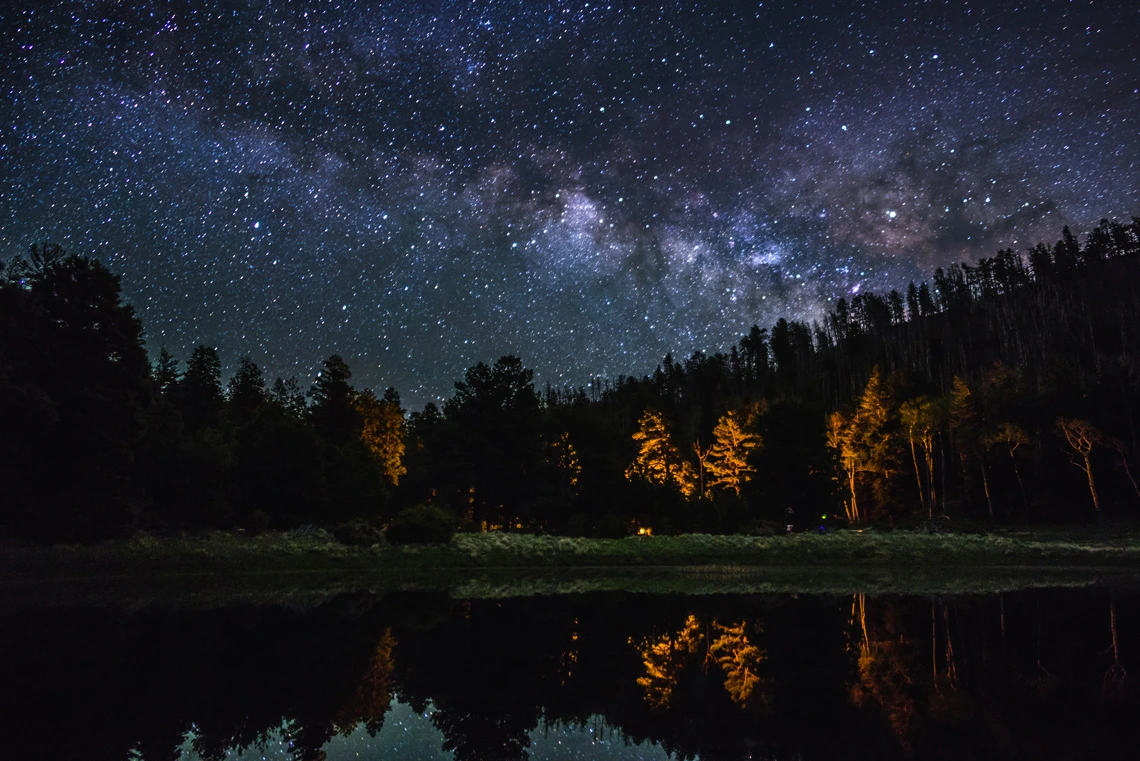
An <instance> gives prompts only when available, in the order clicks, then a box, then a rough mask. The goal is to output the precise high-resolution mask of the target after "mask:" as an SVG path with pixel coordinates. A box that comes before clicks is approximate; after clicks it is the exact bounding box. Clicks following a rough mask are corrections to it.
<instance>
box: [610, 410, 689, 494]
mask: <svg viewBox="0 0 1140 761" xmlns="http://www.w3.org/2000/svg"><path fill="white" fill-rule="evenodd" d="M633 440H634V441H637V442H639V444H640V446H639V448H638V452H637V457H636V458H635V459H634V461H633V462H632V463H630V466H629V467H628V468H626V471H625V477H626V478H628V479H630V480H631V481H632V480H634V479H637V478H640V479H642V480H644V481H648V482H649V483H651V484H657V485H658V486H674V487H676V488H677V489H679V490H680V491H681V493H682V494H684V495H685V496H686V497H689V496H692V494H693V492H694V491H695V490H696V481H697V474H696V471H694V470H693V466H692V464H690V463H689V462H688V461H686V460H682V459H681V453H680V452H679V451H678V449H677V447H676V446H674V444H673V438H672V435H671V434H670V432H669V425H668V423H666V422H665V416H664V415H663V414H662V413H661V412H659V411H658V410H655V409H653V408H652V407H647V408H646V410H645V412H644V413H642V415H641V419H640V420H638V423H637V431H636V432H635V433H634V434H633Z"/></svg>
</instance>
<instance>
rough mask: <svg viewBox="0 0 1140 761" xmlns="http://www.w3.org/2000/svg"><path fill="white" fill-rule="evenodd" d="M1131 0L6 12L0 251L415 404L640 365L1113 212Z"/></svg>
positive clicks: (1134, 209) (1131, 113) (188, 330)
mask: <svg viewBox="0 0 1140 761" xmlns="http://www.w3.org/2000/svg"><path fill="white" fill-rule="evenodd" d="M1132 5H1133V4H1132V3H1129V2H1123V1H1121V2H1093V3H1090V2H1050V1H1049V0H1044V1H1041V2H1033V3H1020V4H1019V3H1018V2H1017V1H1016V0H1010V2H1002V3H996V2H995V3H991V4H989V5H987V4H983V3H978V2H945V3H944V2H919V3H895V2H881V3H879V2H862V3H846V4H836V3H817V2H797V3H778V2H763V3H758V2H750V3H733V2H718V3H698V2H687V3H683V4H666V5H662V4H660V3H645V4H643V3H640V2H631V3H604V2H603V3H598V2H579V1H577V0H575V1H574V2H538V1H536V0H527V1H525V2H507V1H505V0H500V1H499V2H484V1H474V2H472V1H467V2H443V1H441V0H437V1H435V2H385V3H370V2H347V1H346V0H334V1H333V2H318V1H316V0H314V1H312V2H284V1H283V0H278V1H276V2H269V1H264V2H257V1H256V0H215V1H213V2H211V1H210V0H201V1H199V2H182V1H175V2H157V1H156V2H149V3H142V2H131V0H121V1H120V0H78V1H74V2H50V3H48V2H45V3H24V4H15V3H13V4H5V6H4V7H5V10H0V46H2V47H0V88H2V92H3V97H2V99H0V256H3V257H5V258H7V257H9V256H12V255H15V254H18V253H22V252H23V251H24V250H26V248H27V246H28V245H29V244H31V243H32V242H37V241H44V240H51V241H54V242H59V243H61V244H63V245H64V246H65V247H66V248H67V249H68V250H70V251H73V252H76V253H84V254H89V255H94V256H98V257H100V258H102V259H104V260H105V261H106V262H108V263H109V265H110V266H111V267H112V269H113V270H115V271H116V272H118V273H121V274H122V276H123V284H124V290H125V293H126V296H127V298H128V299H129V300H130V301H131V302H132V303H133V304H134V305H135V306H136V308H137V309H138V311H139V314H140V316H141V317H142V319H143V321H144V324H145V326H146V330H147V341H148V347H149V348H150V350H151V351H152V353H153V352H156V351H157V349H158V347H159V346H166V347H168V348H170V349H171V350H172V351H173V352H174V353H175V354H176V355H177V356H181V357H183V358H185V357H186V356H187V354H188V353H189V350H190V348H191V347H192V346H193V345H195V344H197V343H206V344H208V345H211V346H215V347H217V348H218V350H219V352H220V353H221V355H222V359H223V362H224V363H225V365H226V366H227V367H232V366H233V365H234V364H235V362H236V359H237V357H238V356H239V355H241V354H248V355H250V356H251V357H252V358H253V359H254V360H255V361H257V362H258V363H259V364H261V365H262V367H263V369H265V371H266V373H267V374H268V375H269V376H270V377H274V376H276V375H282V376H285V377H288V376H291V375H296V376H298V377H299V378H301V379H302V380H307V379H308V378H310V377H311V376H312V374H313V373H314V372H315V370H316V368H317V366H318V365H319V363H320V361H321V360H323V359H324V358H325V357H327V356H328V355H330V354H333V353H339V354H341V355H342V356H344V357H345V358H346V359H347V360H348V362H349V363H350V365H351V366H352V367H353V370H354V372H355V382H356V384H357V385H358V386H376V387H384V386H388V385H394V386H396V387H397V388H398V389H399V390H400V391H401V392H402V393H403V395H404V399H405V401H406V402H408V403H410V406H413V407H414V406H417V405H419V404H422V403H424V402H426V401H430V400H436V399H438V398H440V397H447V396H449V395H450V389H451V384H452V382H453V381H454V380H455V379H456V378H458V377H460V376H461V374H462V371H463V369H464V368H466V367H468V366H470V365H472V364H474V363H475V362H477V361H480V360H493V359H495V358H497V357H498V356H500V355H503V354H507V353H513V354H516V355H518V356H520V357H522V358H523V360H524V361H525V362H526V363H527V365H528V366H531V367H534V368H536V370H537V374H538V379H539V381H540V382H546V381H549V382H552V383H554V384H562V383H576V384H577V383H584V382H586V381H587V380H588V379H589V378H590V377H591V376H594V375H602V376H607V377H611V378H612V377H615V376H616V375H618V374H622V373H625V374H642V373H645V372H649V371H651V370H652V369H653V367H654V366H655V365H656V364H657V363H658V362H659V361H660V358H661V357H662V356H663V355H664V353H665V352H667V351H672V352H673V353H674V355H675V356H687V355H688V354H690V353H692V352H693V351H696V350H706V351H717V350H724V349H726V348H727V347H728V346H729V345H730V344H731V343H733V342H735V340H737V339H738V338H739V336H740V335H741V334H743V333H744V332H746V331H747V330H748V328H749V327H750V326H751V325H752V324H754V323H759V324H760V325H762V326H764V325H770V324H771V323H772V322H774V321H775V320H776V319H777V318H778V317H781V316H786V317H789V318H797V319H805V320H811V319H812V318H816V317H819V316H820V315H821V314H822V313H823V311H824V310H826V309H827V307H828V304H829V303H830V302H832V301H833V300H834V299H836V298H838V297H839V296H844V295H847V296H850V295H851V294H854V293H858V292H859V291H860V290H868V289H870V290H875V291H880V292H881V291H884V290H889V289H890V288H892V287H901V286H905V284H906V283H907V282H908V281H909V280H911V279H914V278H920V277H922V276H928V274H927V273H929V271H930V270H931V269H932V268H933V267H934V266H937V265H940V264H945V263H948V262H952V261H961V260H973V259H975V258H977V257H978V256H981V255H990V254H992V253H994V252H995V251H996V250H997V248H999V247H1006V246H1011V247H1014V248H1016V249H1021V250H1024V249H1025V248H1027V247H1028V246H1030V245H1032V244H1033V243H1036V242H1037V241H1038V240H1042V239H1045V240H1055V239H1056V238H1057V237H1058V234H1059V231H1060V229H1061V227H1062V225H1064V224H1069V225H1072V226H1073V227H1074V229H1080V230H1086V229H1088V228H1089V227H1091V226H1092V225H1094V224H1095V223H1096V222H1097V221H1098V220H1099V219H1101V218H1102V217H1109V218H1122V219H1126V218H1128V217H1130V216H1131V215H1133V214H1137V213H1140V159H1138V158H1137V156H1138V155H1140V154H1138V149H1140V95H1138V89H1140V61H1138V58H1140V52H1138V51H1140V31H1138V30H1140V12H1138V11H1137V10H1136V9H1135V7H1132ZM989 6H993V7H989Z"/></svg>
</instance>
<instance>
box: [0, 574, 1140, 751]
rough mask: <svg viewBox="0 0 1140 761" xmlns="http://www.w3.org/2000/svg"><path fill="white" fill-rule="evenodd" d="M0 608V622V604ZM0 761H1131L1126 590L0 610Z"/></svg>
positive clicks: (1135, 616)
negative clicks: (687, 760) (1117, 760)
mask: <svg viewBox="0 0 1140 761" xmlns="http://www.w3.org/2000/svg"><path fill="white" fill-rule="evenodd" d="M0 599H2V598H0ZM0 646H2V651H0V652H2V653H3V655H2V656H0V701H2V703H0V757H3V758H12V759H78V758H82V759H85V760H88V761H104V760H106V761H126V760H127V759H139V758H141V759H146V760H147V761H169V760H172V759H184V760H186V761H190V760H191V759H238V758H241V759H262V758H266V759H314V760H315V759H329V760H330V761H331V760H336V759H433V758H434V759H469V760H472V761H474V760H476V759H478V760H483V759H486V760H491V759H525V758H530V759H536V760H538V759H666V758H700V759H912V758H913V759H967V758H968V759H990V758H993V759H998V758H1002V759H1005V758H1014V759H1100V758H1105V759H1108V758H1136V757H1137V753H1138V752H1137V751H1136V736H1135V735H1134V734H1133V732H1134V730H1135V728H1136V726H1135V724H1134V722H1135V721H1136V718H1137V717H1138V716H1140V686H1138V682H1140V665H1138V661H1137V659H1138V658H1140V588H1138V587H1137V585H1136V583H1135V582H1134V581H1133V580H1130V579H1128V578H1123V579H1115V580H1098V581H1095V582H1094V581H1088V582H1087V583H1077V584H1072V585H1070V586H1060V587H1054V586H1048V587H1042V588H1030V589H1021V590H1010V591H1005V592H1000V593H994V592H987V593H985V594H949V593H945V594H937V593H931V594H924V595H921V596H915V595H894V594H889V593H883V592H882V590H881V589H878V590H876V592H875V594H863V593H860V592H859V591H857V590H855V591H852V592H851V593H835V592H829V593H827V594H806V593H801V594H775V593H768V594H760V593H756V594H746V593H733V594H716V593H708V594H700V595H685V594H646V593H637V594H633V593H625V592H591V593H584V594H552V595H542V596H529V597H507V598H498V599H496V598H482V599H462V598H461V597H456V596H455V595H454V594H449V593H448V592H446V591H414V590H412V591H395V592H379V591H368V590H351V589H349V590H347V591H340V592H337V593H335V594H326V595H298V596H297V597H296V598H295V599H294V598H291V597H290V595H289V594H287V593H280V594H278V595H276V596H275V597H274V598H273V599H253V598H252V597H251V598H249V599H242V598H234V599H229V600H223V601H218V600H217V599H210V598H196V597H189V598H188V597H186V596H178V595H172V596H171V598H170V599H169V600H164V599H163V597H162V596H161V595H158V596H156V595H153V594H151V595H148V596H146V597H145V598H141V597H140V598H139V599H137V600H132V599H130V597H129V596H125V597H124V596H118V597H116V598H115V599H114V600H112V601H108V600H106V599H100V600H99V602H98V603H96V602H94V601H92V602H89V603H88V602H85V601H84V600H83V599H82V598H81V597H75V596H70V597H66V599H62V598H60V599H53V598H51V597H50V596H41V597H40V598H33V597H28V596H23V597H21V598H20V599H19V600H16V599H14V598H12V597H9V598H8V599H7V600H6V601H3V605H0Z"/></svg>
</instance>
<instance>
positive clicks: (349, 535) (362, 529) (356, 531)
mask: <svg viewBox="0 0 1140 761" xmlns="http://www.w3.org/2000/svg"><path fill="white" fill-rule="evenodd" d="M332 533H333V536H335V537H336V539H337V541H338V542H340V543H341V544H343V545H347V546H349V547H371V546H372V545H374V544H384V532H383V531H381V530H380V528H379V527H378V526H374V525H372V524H371V523H369V522H368V521H365V520H362V519H360V518H356V519H354V520H351V521H348V522H346V523H342V524H340V525H339V526H337V527H336V528H334V529H333V532H332Z"/></svg>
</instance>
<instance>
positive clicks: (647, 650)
mask: <svg viewBox="0 0 1140 761" xmlns="http://www.w3.org/2000/svg"><path fill="white" fill-rule="evenodd" d="M702 631H703V626H702V625H701V622H700V621H699V620H698V619H697V617H696V616H689V617H688V619H686V620H685V624H684V626H682V627H681V630H680V631H679V632H677V633H676V634H672V633H669V634H664V635H662V636H660V637H658V638H656V639H645V640H642V642H641V643H640V644H638V645H637V652H638V655H640V656H641V662H642V663H643V664H644V666H645V676H642V677H639V678H638V680H637V683H638V684H639V685H641V687H642V688H644V689H645V702H647V703H648V704H649V705H650V707H651V708H654V709H662V708H665V707H667V706H668V705H669V702H670V701H671V700H672V697H673V691H674V690H675V689H676V688H677V683H678V682H679V681H680V678H681V672H682V671H683V670H684V668H685V664H686V662H687V661H688V660H689V657H690V656H691V655H693V654H694V653H696V652H697V651H698V649H699V648H700V646H701V644H702V643H703V642H704V635H703V633H702Z"/></svg>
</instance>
